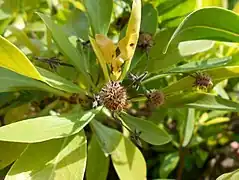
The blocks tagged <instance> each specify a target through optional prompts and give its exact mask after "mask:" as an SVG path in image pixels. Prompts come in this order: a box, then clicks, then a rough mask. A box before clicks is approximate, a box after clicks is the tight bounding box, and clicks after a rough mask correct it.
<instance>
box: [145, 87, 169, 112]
mask: <svg viewBox="0 0 239 180" xmlns="http://www.w3.org/2000/svg"><path fill="white" fill-rule="evenodd" d="M147 98H148V101H147V105H148V106H149V107H151V108H156V107H159V106H161V105H162V104H164V100H165V97H164V94H163V93H162V92H161V91H157V90H153V91H151V92H149V93H148V94H147Z"/></svg>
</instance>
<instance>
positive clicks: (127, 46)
mask: <svg viewBox="0 0 239 180" xmlns="http://www.w3.org/2000/svg"><path fill="white" fill-rule="evenodd" d="M137 41H138V34H136V33H134V34H130V35H129V36H126V37H124V38H123V39H122V40H120V42H119V44H118V46H119V49H120V52H121V54H120V55H119V56H120V57H121V58H122V59H124V60H125V61H128V60H131V59H132V57H133V55H134V51H135V48H136V45H137Z"/></svg>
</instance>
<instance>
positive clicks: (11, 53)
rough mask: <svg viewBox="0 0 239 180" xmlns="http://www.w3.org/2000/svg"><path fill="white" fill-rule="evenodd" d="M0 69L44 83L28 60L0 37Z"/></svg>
mask: <svg viewBox="0 0 239 180" xmlns="http://www.w3.org/2000/svg"><path fill="white" fill-rule="evenodd" d="M0 67H4V68H7V69H10V70H12V71H15V72H16V73H19V74H22V75H24V76H28V77H30V78H33V79H37V80H40V81H43V82H45V80H44V78H43V77H42V76H41V75H40V73H39V72H38V71H37V70H36V68H35V67H34V65H33V64H32V63H31V62H30V61H29V60H28V58H27V57H26V56H25V55H24V54H23V53H22V52H21V51H20V50H19V49H18V48H17V47H16V46H15V45H13V44H12V43H10V42H9V41H8V40H7V39H5V38H3V37H2V36H0Z"/></svg>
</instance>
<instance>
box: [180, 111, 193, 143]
mask: <svg viewBox="0 0 239 180" xmlns="http://www.w3.org/2000/svg"><path fill="white" fill-rule="evenodd" d="M194 123H195V110H194V109H191V108H189V109H188V116H187V119H186V125H185V129H184V138H183V144H182V145H183V147H185V146H187V145H188V144H189V142H190V140H191V138H192V135H193V130H194Z"/></svg>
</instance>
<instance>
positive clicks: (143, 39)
mask: <svg viewBox="0 0 239 180" xmlns="http://www.w3.org/2000/svg"><path fill="white" fill-rule="evenodd" d="M153 44H154V42H153V37H152V35H151V34H149V33H140V35H139V40H138V44H137V45H138V47H139V48H141V49H143V50H147V51H148V50H149V49H150V48H151V47H152V46H153Z"/></svg>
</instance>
